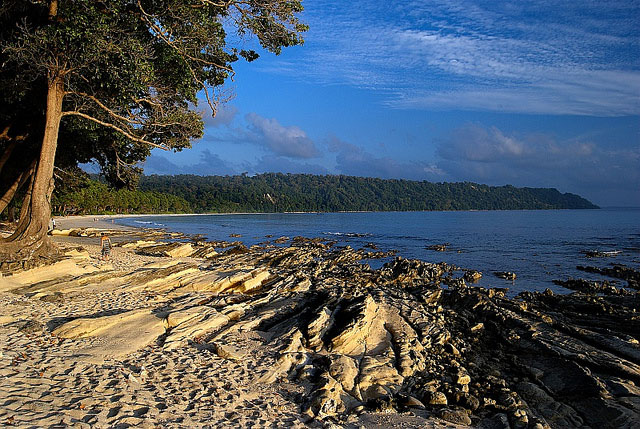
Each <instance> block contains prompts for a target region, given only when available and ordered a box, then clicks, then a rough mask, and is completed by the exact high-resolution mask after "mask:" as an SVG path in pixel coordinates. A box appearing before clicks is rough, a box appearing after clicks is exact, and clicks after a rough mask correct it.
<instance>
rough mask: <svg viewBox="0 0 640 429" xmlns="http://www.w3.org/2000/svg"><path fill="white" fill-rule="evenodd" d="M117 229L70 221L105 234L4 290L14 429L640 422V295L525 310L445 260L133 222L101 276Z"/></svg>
mask: <svg viewBox="0 0 640 429" xmlns="http://www.w3.org/2000/svg"><path fill="white" fill-rule="evenodd" d="M111 217H112V216H103V218H100V217H98V216H85V217H83V218H78V217H72V218H68V219H61V221H62V224H64V225H65V226H72V227H81V226H82V225H85V224H89V225H90V228H92V230H88V231H87V233H90V234H89V236H86V237H85V236H74V237H64V236H54V237H53V239H54V241H56V243H58V245H59V246H61V247H62V248H64V249H65V250H66V251H67V252H68V253H67V258H66V259H63V260H61V261H59V262H57V263H55V264H53V265H51V266H44V267H40V268H35V269H33V270H30V271H25V272H17V273H14V274H13V275H12V276H9V277H6V278H0V286H1V287H0V310H1V312H0V350H1V351H2V353H3V354H2V355H0V357H1V359H0V376H2V377H4V378H3V385H4V386H7V387H6V389H3V390H2V391H1V392H0V404H4V405H0V421H2V422H5V423H7V424H8V423H11V424H15V425H18V426H34V425H35V426H43V425H47V426H50V425H55V424H61V423H62V424H63V425H73V426H80V427H82V426H86V427H89V426H103V427H107V426H108V427H113V426H126V425H128V426H144V425H146V426H149V427H151V426H157V425H160V426H163V427H176V428H177V427H185V426H203V425H210V424H213V425H217V426H227V427H249V426H258V427H273V426H288V427H294V428H304V427H326V425H328V424H333V423H339V424H341V425H344V427H347V428H357V427H361V426H365V427H407V428H414V427H415V428H418V427H431V428H435V427H445V426H446V427H454V428H457V427H468V426H473V427H494V425H496V424H500V422H503V423H504V422H509V423H505V424H509V425H514V426H521V427H543V428H547V427H568V426H575V425H578V424H580V425H590V426H592V427H597V426H607V424H610V423H611V422H612V421H615V422H616V424H618V425H620V426H629V427H633V426H637V425H638V424H640V414H639V413H638V410H637V409H636V408H634V407H635V405H634V404H640V390H638V388H637V387H636V384H634V381H639V382H640V346H639V342H638V340H640V338H638V332H640V329H639V328H640V325H639V323H640V322H638V320H637V317H636V316H635V314H636V307H637V300H638V292H637V291H636V292H632V291H631V289H625V290H622V289H621V288H616V287H613V288H608V289H603V290H601V291H599V292H598V293H596V294H593V293H592V294H585V295H582V294H580V293H578V294H573V295H556V294H553V293H551V292H544V293H530V292H529V293H526V294H524V295H522V296H521V297H518V298H517V299H511V298H508V297H507V296H505V291H504V290H503V289H500V288H494V289H485V288H482V287H477V286H474V285H473V283H472V282H471V280H472V279H473V277H474V275H475V274H474V273H473V270H462V271H460V270H459V269H457V268H455V267H451V266H448V265H447V264H444V263H440V264H430V263H425V262H421V261H416V260H408V259H403V258H396V259H394V260H393V261H392V262H390V263H389V264H387V265H386V266H385V267H383V268H381V269H371V268H370V267H368V266H367V265H366V264H363V263H361V262H362V261H363V260H365V259H367V258H376V257H386V256H388V255H386V254H384V253H383V252H372V251H370V250H366V249H359V250H355V249H351V248H333V247H332V246H331V245H329V244H327V243H326V242H325V241H323V240H317V239H305V238H299V239H295V240H288V241H287V242H286V243H284V244H285V245H284V246H283V247H279V246H275V245H273V244H265V245H262V246H253V247H250V248H247V247H244V246H242V245H238V244H234V243H228V242H225V243H221V242H216V243H209V242H195V241H186V242H185V241H175V240H174V239H173V236H172V235H171V234H169V233H162V232H159V231H156V230H147V229H144V228H135V227H131V228H129V227H126V228H121V229H118V230H116V231H114V233H115V236H114V237H115V239H114V243H115V245H114V248H113V250H112V259H111V261H108V262H104V261H100V260H98V258H97V257H98V255H99V250H100V249H99V246H98V242H99V240H98V239H97V238H95V233H96V230H95V228H96V226H98V227H105V228H104V229H113V228H112V226H113V225H114V224H112V223H110V222H108V220H109V219H110V218H111ZM94 218H99V220H98V221H97V222H95V221H94V220H93V219H94ZM105 220H106V221H105ZM74 221H77V222H76V223H75V224H74V223H73V222H74ZM65 222H66V224H65ZM115 225H116V226H117V224H115ZM61 226H62V225H61ZM78 246H82V247H83V248H84V249H85V250H79V248H78ZM633 275H635V274H633ZM3 281H4V283H3ZM629 285H631V281H630V283H629ZM27 349H28V351H29V352H28V354H27V353H23V351H24V350H27ZM593 386H599V387H598V389H594V388H593ZM50 391H55V392H56V394H55V395H52V394H51V393H47V392H50ZM634 401H635V402H634ZM603 416H604V417H603ZM605 418H606V420H604V419H605ZM536 425H539V426H536ZM502 427H504V424H503V426H502Z"/></svg>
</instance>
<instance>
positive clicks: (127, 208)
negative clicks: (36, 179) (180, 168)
mask: <svg viewBox="0 0 640 429" xmlns="http://www.w3.org/2000/svg"><path fill="white" fill-rule="evenodd" d="M51 206H52V209H53V212H54V213H55V214H59V215H80V214H111V213H116V214H131V213H191V212H192V210H191V205H190V204H189V203H188V202H187V201H185V200H184V199H183V198H180V197H178V196H175V195H171V194H168V193H161V192H153V191H141V190H136V191H130V190H127V189H118V190H115V189H113V188H109V187H108V186H107V185H106V184H104V183H99V182H96V181H94V180H89V181H87V182H86V183H85V184H84V185H82V186H80V187H79V189H77V190H75V191H73V192H65V193H60V192H55V193H54V194H53V198H52V201H51Z"/></svg>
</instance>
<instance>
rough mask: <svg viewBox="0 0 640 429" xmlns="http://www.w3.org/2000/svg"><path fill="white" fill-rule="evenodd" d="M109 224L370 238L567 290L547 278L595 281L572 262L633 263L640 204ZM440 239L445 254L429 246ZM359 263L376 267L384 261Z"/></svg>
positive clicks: (351, 241)
mask: <svg viewBox="0 0 640 429" xmlns="http://www.w3.org/2000/svg"><path fill="white" fill-rule="evenodd" d="M116 222H118V223H121V224H125V225H130V226H143V227H144V226H146V227H157V228H166V229H167V230H168V231H176V232H183V233H187V234H202V235H204V236H205V237H206V238H208V239H210V240H227V241H236V240H239V241H242V242H244V244H246V245H248V246H249V245H253V244H257V243H262V242H265V241H266V240H269V238H267V237H266V236H273V238H278V237H281V236H287V237H291V238H293V237H295V236H304V237H310V238H313V237H321V238H324V239H327V240H335V241H337V243H336V246H346V245H349V246H351V247H353V248H360V247H363V246H365V245H368V244H374V245H375V246H377V247H378V248H379V249H380V250H384V251H388V250H396V251H397V254H398V256H403V257H406V258H415V259H421V260H424V261H428V262H446V263H449V264H453V265H456V266H458V267H462V268H468V269H474V270H479V271H481V272H482V273H483V277H482V279H481V280H480V281H479V282H478V284H479V285H481V286H486V287H507V288H509V289H510V291H511V293H512V294H513V293H518V292H521V291H524V290H530V291H542V290H544V289H546V288H550V289H552V290H554V291H556V292H568V291H567V290H566V289H564V288H561V287H559V286H556V285H554V284H553V280H554V279H559V280H566V279H568V278H571V277H573V278H578V277H582V278H587V279H593V280H602V279H603V278H602V277H600V276H598V275H596V274H590V273H585V272H581V271H578V270H577V269H576V266H577V265H591V266H599V267H603V266H607V265H610V264H612V263H618V264H625V265H628V266H631V267H633V268H635V269H639V268H640V209H636V208H616V209H614V208H610V209H600V210H518V211H455V212H376V213H285V214H231V215H194V216H153V217H144V218H124V219H117V220H116ZM232 234H240V235H241V237H239V238H236V237H231V235H232ZM445 243H446V244H447V249H448V250H447V251H445V252H440V251H436V250H431V249H429V246H431V245H437V244H445ZM593 250H598V251H601V252H614V253H615V254H614V255H613V256H610V257H605V258H587V256H586V255H585V254H584V253H583V252H585V251H593ZM365 262H366V263H369V264H370V265H372V266H373V267H378V266H380V264H381V263H383V262H385V261H365ZM496 271H511V272H514V273H516V275H517V278H516V280H515V281H507V280H503V279H500V278H497V277H496V276H494V275H493V273H494V272H496ZM610 280H611V279H610ZM623 284H624V282H620V283H618V285H619V286H620V285H623Z"/></svg>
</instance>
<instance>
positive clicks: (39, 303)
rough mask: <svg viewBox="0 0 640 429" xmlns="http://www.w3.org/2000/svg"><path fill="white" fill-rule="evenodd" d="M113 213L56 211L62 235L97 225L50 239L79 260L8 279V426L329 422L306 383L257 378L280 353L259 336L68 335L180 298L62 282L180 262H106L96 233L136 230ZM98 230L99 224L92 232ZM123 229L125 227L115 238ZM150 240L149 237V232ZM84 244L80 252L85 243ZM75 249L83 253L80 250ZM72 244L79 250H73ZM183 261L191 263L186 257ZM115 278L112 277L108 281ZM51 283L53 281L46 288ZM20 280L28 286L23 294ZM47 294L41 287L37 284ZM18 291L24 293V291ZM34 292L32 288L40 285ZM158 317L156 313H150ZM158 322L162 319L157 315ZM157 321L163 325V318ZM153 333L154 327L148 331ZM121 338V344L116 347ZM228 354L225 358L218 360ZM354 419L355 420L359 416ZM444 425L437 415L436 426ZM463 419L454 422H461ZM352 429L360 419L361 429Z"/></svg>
mask: <svg viewBox="0 0 640 429" xmlns="http://www.w3.org/2000/svg"><path fill="white" fill-rule="evenodd" d="M112 218H113V216H77V217H58V218H56V228H57V230H58V232H60V231H65V230H70V229H73V230H81V229H86V228H89V232H90V233H92V234H94V236H93V237H77V236H75V237H74V236H67V235H54V236H53V239H54V241H55V242H56V243H57V244H58V246H60V248H61V249H65V250H70V251H71V252H72V254H73V258H72V261H73V263H72V264H54V266H52V267H43V268H40V269H36V270H32V271H30V272H27V273H25V274H23V275H20V274H17V275H14V276H9V277H6V276H5V277H2V278H0V309H2V310H1V314H2V315H1V316H0V378H1V384H2V386H3V387H2V389H0V422H1V423H2V424H3V425H7V426H13V427H123V428H124V427H153V428H155V427H176V428H178V427H247V428H248V427H273V428H276V427H278V428H280V427H294V428H295V427H321V426H322V423H319V422H314V421H312V420H311V419H310V418H309V416H307V415H304V414H303V413H301V410H300V396H301V395H304V389H303V388H302V387H301V386H297V385H295V384H293V383H287V382H283V383H277V384H274V383H264V382H258V380H259V378H260V377H261V376H263V375H264V374H265V373H267V372H268V371H269V370H270V369H271V368H272V366H273V365H274V363H275V362H276V360H277V356H276V354H275V353H274V350H273V348H272V347H271V346H267V345H265V341H264V338H263V337H262V336H261V334H262V333H261V332H252V331H246V332H245V331H239V332H229V333H228V334H226V335H225V336H224V337H222V338H223V340H224V343H225V344H228V345H229V346H228V347H229V349H228V350H225V352H222V351H214V350H212V349H211V347H204V346H203V347H199V346H198V345H197V344H192V346H186V344H185V346H186V347H179V348H175V349H172V350H167V349H166V348H163V347H162V346H159V344H158V342H157V341H156V339H155V337H160V336H162V335H163V334H164V329H163V328H162V329H158V326H157V325H156V326H155V328H156V329H155V332H154V329H153V327H152V328H149V326H148V325H145V324H144V323H143V324H141V325H137V324H135V323H134V324H133V325H131V326H129V328H132V327H140V326H142V327H143V328H142V329H144V328H145V327H146V328H149V332H143V333H141V332H139V331H137V330H136V329H131V330H130V329H127V330H125V332H124V333H123V334H122V335H121V338H116V339H115V340H114V339H113V338H110V339H108V340H105V339H104V338H100V337H85V338H77V339H68V338H64V337H61V336H59V335H56V331H55V328H56V327H58V326H60V325H62V324H64V322H65V321H70V320H74V319H78V318H98V317H104V316H110V315H118V314H122V313H126V312H130V311H135V310H137V309H139V308H140V307H141V306H142V307H145V308H146V307H156V308H162V307H163V306H166V305H170V304H168V303H169V302H171V301H173V300H174V299H175V294H174V295H171V296H161V295H160V294H157V293H153V292H150V291H149V290H141V289H139V288H137V289H136V290H130V289H134V288H128V286H129V284H128V283H127V282H126V281H116V282H111V283H110V284H105V282H104V281H102V280H104V278H100V279H98V282H97V283H89V284H82V286H80V287H73V286H71V287H68V285H67V287H65V285H60V284H59V283H57V280H60V279H63V280H66V279H69V278H70V277H75V278H78V277H83V276H86V275H91V274H93V275H95V274H96V273H101V272H102V273H111V274H113V273H114V272H117V273H118V275H119V277H120V278H122V279H123V280H124V279H126V277H127V274H130V273H132V272H134V271H136V270H137V269H140V268H141V267H145V268H146V269H156V268H158V267H163V266H166V265H167V264H168V265H171V264H173V263H175V260H174V258H171V257H168V256H166V257H158V256H143V255H137V254H136V253H135V252H134V251H132V250H128V249H124V248H121V247H117V246H116V247H114V248H113V249H112V253H111V260H110V261H108V262H105V261H101V260H100V259H99V256H100V247H99V242H100V239H99V237H98V234H99V232H100V231H108V232H109V233H110V234H111V236H112V237H113V238H114V241H115V242H118V241H127V240H131V239H132V238H140V237H139V236H140V235H144V234H142V233H141V230H132V229H131V228H128V227H123V226H120V225H118V224H114V223H112V222H110V220H111V219H112ZM94 229H95V230H97V231H93V230H94ZM116 231H117V234H113V233H114V232H116ZM147 238H148V237H147ZM79 246H81V248H82V249H79ZM76 249H77V250H76ZM74 252H75V253H74ZM181 261H182V262H184V260H181ZM108 277H110V275H106V276H105V278H108ZM43 283H54V284H55V285H56V286H55V287H52V288H49V289H47V288H46V285H45V284H43ZM24 288H31V289H30V290H29V291H28V292H26V293H25V291H24ZM40 288H42V290H43V291H44V290H46V291H44V292H42V291H40V292H35V291H37V290H40ZM17 289H20V291H18V290H17ZM33 292H35V293H33ZM154 317H155V316H154ZM157 320H158V322H161V319H159V318H158V319H157ZM160 326H161V323H160ZM148 333H150V334H151V335H150V336H149V335H145V334H148ZM121 343H125V346H124V347H123V349H124V351H120V352H116V353H112V351H113V350H114V349H117V348H118V347H119V346H120V345H121ZM221 356H222V357H221ZM356 420H357V419H356ZM362 421H363V422H366V424H367V427H375V426H376V425H380V427H387V426H388V425H390V424H391V423H392V421H393V422H396V421H403V422H405V424H406V425H405V427H423V426H422V425H423V424H424V423H425V419H422V418H418V417H415V416H396V418H394V419H390V417H389V416H387V415H384V414H383V415H371V416H363V417H362ZM440 426H448V427H452V425H450V424H445V423H443V422H440V423H438V422H430V423H429V424H428V427H440ZM453 426H455V425H453ZM354 427H356V426H354Z"/></svg>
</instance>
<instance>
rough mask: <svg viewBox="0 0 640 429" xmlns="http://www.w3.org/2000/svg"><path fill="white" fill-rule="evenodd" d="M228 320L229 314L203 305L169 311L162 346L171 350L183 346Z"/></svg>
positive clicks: (223, 324) (226, 322)
mask: <svg viewBox="0 0 640 429" xmlns="http://www.w3.org/2000/svg"><path fill="white" fill-rule="evenodd" d="M229 321H230V319H229V316H227V315H224V314H221V313H220V312H218V311H217V310H216V309H214V308H211V307H209V306H205V305H202V306H195V307H190V308H186V309H184V310H180V311H174V312H171V313H170V314H169V315H168V316H167V318H166V319H165V326H166V328H167V330H168V335H167V338H166V339H165V341H164V348H165V349H166V350H173V349H176V348H179V347H183V346H184V345H186V344H188V342H189V341H194V340H195V339H196V338H198V337H200V336H202V335H205V334H207V333H209V332H212V331H215V330H217V329H219V328H221V327H223V326H226V325H227V324H228V323H229Z"/></svg>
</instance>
